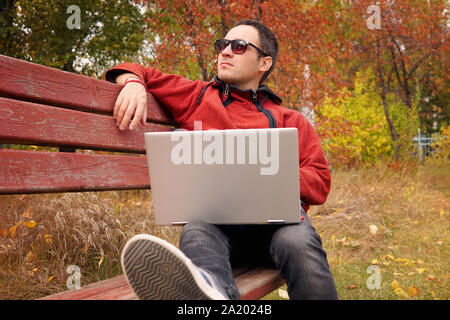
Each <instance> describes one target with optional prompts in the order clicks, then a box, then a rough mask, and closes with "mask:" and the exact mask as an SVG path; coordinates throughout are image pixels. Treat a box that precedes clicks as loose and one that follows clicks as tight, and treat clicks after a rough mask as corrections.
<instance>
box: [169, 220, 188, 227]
mask: <svg viewBox="0 0 450 320" xmlns="http://www.w3.org/2000/svg"><path fill="white" fill-rule="evenodd" d="M185 224H187V222H186V221H175V222H172V225H173V226H178V225H185Z"/></svg>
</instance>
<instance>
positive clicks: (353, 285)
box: [347, 284, 358, 290]
mask: <svg viewBox="0 0 450 320" xmlns="http://www.w3.org/2000/svg"><path fill="white" fill-rule="evenodd" d="M347 289H350V290H353V289H358V286H357V285H356V284H350V285H349V286H348V287H347Z"/></svg>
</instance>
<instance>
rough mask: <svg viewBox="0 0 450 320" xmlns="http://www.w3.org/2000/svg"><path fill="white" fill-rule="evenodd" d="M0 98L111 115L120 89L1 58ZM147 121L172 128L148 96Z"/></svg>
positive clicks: (48, 68) (69, 74) (86, 78)
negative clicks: (164, 124)
mask: <svg viewBox="0 0 450 320" xmlns="http://www.w3.org/2000/svg"><path fill="white" fill-rule="evenodd" d="M0 70H1V72H0V96H4V97H13V98H15V99H18V100H26V101H33V102H38V103H42V104H48V105H53V106H59V107H63V108H70V109H78V110H88V111H92V112H97V113H109V114H112V110H113V108H114V104H115V102H116V100H117V96H118V95H119V93H120V90H121V89H122V87H121V86H119V85H117V84H113V83H111V82H108V81H104V80H98V79H94V78H90V77H86V76H82V75H79V74H75V73H71V72H66V71H62V70H58V69H55V68H51V67H47V66H43V65H39V64H36V63H32V62H27V61H23V60H19V59H15V58H11V57H8V56H5V55H0ZM147 119H148V121H154V122H159V123H168V124H172V125H174V124H175V121H174V120H173V117H172V116H171V115H170V113H168V112H167V110H166V109H165V108H163V107H161V105H160V104H159V103H158V102H157V101H156V100H155V98H154V97H153V96H152V95H150V94H148V95H147Z"/></svg>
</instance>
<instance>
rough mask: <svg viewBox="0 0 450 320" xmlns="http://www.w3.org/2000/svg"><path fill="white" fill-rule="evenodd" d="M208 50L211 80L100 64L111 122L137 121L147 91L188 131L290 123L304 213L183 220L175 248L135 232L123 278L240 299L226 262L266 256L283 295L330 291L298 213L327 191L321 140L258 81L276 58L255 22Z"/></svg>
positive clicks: (132, 124)
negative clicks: (212, 53)
mask: <svg viewBox="0 0 450 320" xmlns="http://www.w3.org/2000/svg"><path fill="white" fill-rule="evenodd" d="M215 49H216V51H217V53H218V76H217V77H215V78H214V80H213V81H212V82H210V83H205V82H202V81H191V80H188V79H185V78H183V77H180V76H176V75H168V74H164V73H162V72H160V71H158V70H157V69H155V68H153V67H149V68H144V67H142V66H140V65H138V64H132V63H123V64H120V65H118V66H116V67H114V68H113V69H110V70H108V72H107V73H106V75H105V78H106V79H107V80H109V81H112V82H116V83H118V84H120V85H124V88H123V89H122V91H121V93H120V94H119V96H118V98H117V102H116V105H115V107H114V118H115V119H116V122H117V125H118V127H119V128H120V130H126V128H127V127H128V126H129V129H131V130H133V129H135V128H136V126H137V125H138V123H139V122H141V123H142V124H145V119H146V114H145V113H146V92H147V91H148V92H150V93H152V94H153V95H154V96H155V97H156V99H157V100H158V101H159V102H161V103H162V104H163V105H164V106H165V107H167V108H168V109H169V110H170V112H171V113H172V115H173V116H174V118H175V120H176V121H177V122H178V124H179V125H180V127H181V128H183V129H187V130H193V129H194V121H201V123H202V129H203V130H208V129H219V130H222V129H248V128H269V127H270V128H281V127H295V128H298V134H299V150H301V152H300V156H299V174H300V184H301V186H300V190H302V191H301V204H302V210H301V213H299V214H301V215H302V216H303V219H304V220H303V221H302V223H300V224H295V225H286V226H283V225H281V226H280V225H278V226H273V225H270V226H269V225H265V226H261V225H257V226H255V225H212V224H207V223H200V222H196V223H188V224H186V225H185V226H184V227H183V230H182V234H181V239H180V249H178V248H176V247H175V246H173V245H171V244H169V243H167V242H166V241H164V240H161V239H158V238H156V237H153V236H150V235H137V236H135V237H133V238H132V239H130V240H129V241H128V242H127V244H126V245H125V247H124V250H123V252H122V266H123V269H124V272H125V275H126V277H127V280H128V281H129V282H130V284H131V286H132V287H133V289H134V291H135V292H136V294H137V295H138V297H139V298H142V299H239V292H238V290H237V287H236V284H235V281H234V279H233V275H232V271H231V270H232V266H233V265H235V264H238V263H246V262H257V263H270V264H274V265H275V266H276V267H277V268H278V269H279V270H280V273H281V275H282V277H283V278H284V279H285V280H286V283H287V287H288V293H289V297H290V298H291V299H337V292H336V288H335V285H334V281H333V277H332V275H331V271H330V268H329V265H328V262H327V258H326V253H325V251H324V250H323V249H322V242H321V239H320V237H319V235H318V234H317V233H316V231H315V229H314V227H313V226H312V225H311V223H310V221H309V219H308V217H307V215H306V211H307V210H308V209H309V206H310V205H317V204H322V203H324V202H325V201H326V198H327V195H328V193H329V190H330V183H331V179H330V172H329V169H328V165H327V161H326V159H325V157H324V154H323V151H322V147H321V143H320V141H319V138H318V136H317V134H316V132H315V130H314V128H313V127H312V126H311V125H310V124H309V122H308V121H307V120H306V119H305V118H304V117H303V116H302V115H301V114H300V113H299V112H297V111H295V110H292V109H288V108H284V107H281V106H280V104H281V102H282V101H281V99H280V98H279V97H278V96H276V95H275V94H274V93H273V92H272V91H271V90H269V89H268V88H267V87H266V86H265V85H263V82H264V80H265V79H266V78H267V76H268V75H269V74H270V72H271V71H272V70H273V68H274V66H275V63H276V60H277V56H278V43H277V40H276V38H275V36H274V35H273V33H272V32H271V31H270V30H269V28H267V27H266V26H265V25H263V24H261V23H260V22H257V21H253V20H242V21H240V22H238V23H237V24H236V25H235V26H234V27H233V28H232V29H231V30H230V31H229V32H228V33H227V35H226V36H225V39H220V40H217V41H216V42H215ZM242 192H248V191H246V190H242ZM174 200H176V199H174Z"/></svg>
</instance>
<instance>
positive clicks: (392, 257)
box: [385, 254, 394, 260]
mask: <svg viewBox="0 0 450 320" xmlns="http://www.w3.org/2000/svg"><path fill="white" fill-rule="evenodd" d="M385 257H386V258H389V259H391V260H394V256H393V255H390V254H387V255H385Z"/></svg>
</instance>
